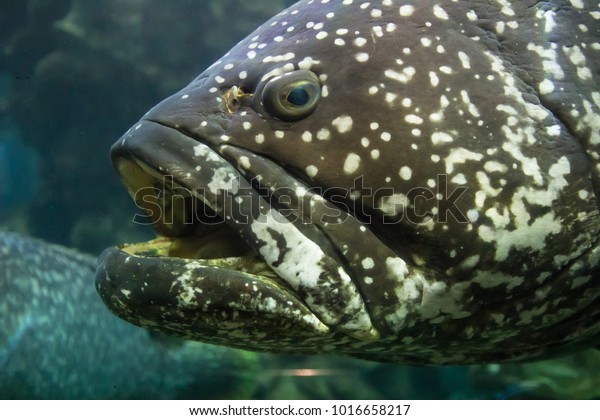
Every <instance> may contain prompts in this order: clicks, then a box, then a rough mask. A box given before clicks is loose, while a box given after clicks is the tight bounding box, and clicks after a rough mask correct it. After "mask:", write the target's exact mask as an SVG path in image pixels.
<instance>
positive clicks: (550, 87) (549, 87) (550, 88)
mask: <svg viewBox="0 0 600 420" xmlns="http://www.w3.org/2000/svg"><path fill="white" fill-rule="evenodd" d="M539 88H540V94H542V95H547V94H549V93H552V92H554V83H552V81H551V80H548V79H544V80H543V81H542V82H541V83H540V86H539Z"/></svg>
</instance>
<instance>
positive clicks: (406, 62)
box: [100, 0, 600, 363]
mask: <svg viewBox="0 0 600 420" xmlns="http://www.w3.org/2000/svg"><path fill="white" fill-rule="evenodd" d="M599 74H600V10H598V5H597V3H594V2H592V1H583V0H573V1H547V2H536V1H533V0H531V1H523V2H506V1H469V2H454V1H449V0H446V1H441V0H440V1H419V2H410V1H405V0H404V1H402V0H383V1H371V2H360V1H354V0H338V1H334V0H331V1H327V0H309V1H306V0H305V1H299V2H298V3H296V4H295V5H293V6H292V7H290V8H289V9H286V10H284V11H282V12H281V13H279V14H278V15H276V16H275V17H273V18H272V19H271V20H269V21H267V22H266V23H265V24H263V25H262V26H260V27H259V28H257V29H256V31H255V32H253V33H252V34H250V35H249V36H248V37H247V38H245V39H244V40H242V41H240V42H239V43H238V44H237V45H236V46H235V47H233V48H232V49H231V50H230V51H229V52H228V53H227V54H226V55H225V56H224V57H223V58H222V59H220V60H218V61H217V62H215V63H214V64H213V65H212V66H210V67H209V68H208V69H206V70H205V71H204V72H203V73H202V74H200V75H199V76H198V77H197V78H196V79H195V80H194V81H192V83H191V84H190V85H188V86H187V87H185V88H183V89H182V90H181V91H180V92H178V93H176V94H174V95H173V96H171V97H169V98H167V99H165V100H164V101H163V102H161V103H160V104H158V105H156V106H155V107H154V108H153V109H151V110H150V111H149V112H148V113H147V114H146V115H145V116H144V117H143V120H142V121H152V122H155V123H157V124H159V125H161V126H162V127H166V128H169V129H171V130H172V132H173V133H172V134H168V131H167V132H165V134H164V136H163V137H162V142H161V143H160V145H159V147H158V148H155V149H154V151H152V152H151V151H150V143H146V145H145V143H144V141H145V138H144V136H142V135H140V134H139V133H136V132H135V131H130V132H129V134H127V139H128V140H127V142H130V141H132V140H131V139H134V140H133V141H134V142H135V144H136V145H138V146H136V148H135V150H134V149H133V148H131V147H129V146H128V145H127V142H124V141H123V140H120V141H119V142H117V143H116V144H115V146H113V149H112V153H113V159H114V160H115V162H122V161H127V162H129V161H134V162H135V161H137V162H144V163H146V164H147V163H148V161H150V160H152V161H153V165H154V166H153V169H152V170H153V171H155V172H156V173H160V174H161V175H171V174H174V176H175V178H177V176H178V175H177V172H178V171H179V169H180V168H192V170H193V165H192V164H191V163H190V162H191V161H192V159H190V158H188V157H186V156H185V155H184V154H178V159H179V162H175V163H174V166H173V167H172V168H173V169H172V170H167V171H165V170H164V168H162V169H161V165H160V163H161V159H162V160H165V159H167V158H166V156H171V155H170V153H172V151H173V150H179V149H178V147H179V148H180V147H181V146H180V145H181V144H182V143H181V141H180V140H178V138H179V136H181V135H183V136H185V137H187V138H189V139H193V141H196V142H198V143H199V144H203V145H205V146H206V147H208V148H210V149H211V150H213V151H214V153H216V154H218V155H219V156H220V157H221V158H222V159H223V160H224V161H226V162H228V163H227V164H226V165H230V166H231V168H230V169H227V170H228V171H229V170H233V168H235V170H236V171H238V173H239V174H240V176H242V177H243V178H245V180H246V181H249V182H250V185H253V186H255V185H260V184H261V182H262V183H263V184H265V185H268V186H269V187H271V190H270V191H266V192H265V191H263V192H260V194H262V195H261V196H262V197H263V198H264V199H265V200H266V202H269V203H270V205H273V200H275V201H276V200H277V199H279V198H281V197H284V194H282V193H281V191H279V190H277V188H279V187H281V186H283V187H290V186H293V188H292V189H294V188H296V189H297V188H298V186H302V187H303V188H304V189H306V191H307V194H308V195H309V196H316V197H321V198H322V201H318V202H315V203H314V204H313V205H312V206H311V208H310V210H306V209H305V210H304V211H303V210H302V209H298V208H295V207H294V205H295V204H296V205H297V204H298V203H299V199H300V197H299V196H298V195H296V196H294V194H292V197H291V198H292V200H291V202H288V203H280V202H278V203H277V206H276V208H277V211H285V210H289V212H288V213H287V214H289V215H295V216H298V217H300V218H303V221H302V223H306V224H309V225H310V224H311V223H312V224H313V225H314V226H313V227H310V228H307V229H305V230H303V229H299V230H295V231H294V232H299V233H300V235H304V236H305V237H309V236H311V235H316V233H314V232H316V231H315V230H314V229H315V226H316V227H317V228H318V229H319V230H321V231H322V232H323V233H324V235H323V236H322V237H321V238H322V239H321V240H320V243H323V241H329V242H330V245H326V246H323V245H322V246H321V252H323V253H324V255H328V256H329V257H330V258H331V259H332V261H341V262H342V264H341V266H344V267H349V271H348V274H349V275H350V277H351V281H352V283H353V284H355V285H356V292H353V293H356V294H355V296H354V298H353V299H356V300H359V301H361V302H364V303H365V305H366V309H367V312H368V314H369V317H370V319H371V322H372V324H373V325H375V326H376V328H377V329H378V333H379V334H380V336H379V339H376V340H374V342H373V341H370V340H365V339H364V338H363V339H361V338H359V337H356V336H354V337H347V336H345V334H346V333H347V332H348V331H350V330H352V329H353V328H357V326H356V325H351V324H348V325H346V327H343V328H342V324H340V323H339V322H337V321H333V320H334V319H338V320H339V319H341V318H340V317H339V316H336V317H331V318H330V319H329V320H325V319H323V315H324V314H325V313H327V314H334V313H337V314H338V315H339V313H338V311H339V306H338V307H335V308H334V306H333V301H334V300H335V299H334V300H333V301H331V304H328V297H329V296H330V293H331V291H332V289H331V288H330V287H329V286H328V285H329V282H328V281H326V280H324V279H320V280H318V281H317V283H316V287H315V288H314V295H313V297H314V298H316V299H317V300H318V301H319V302H320V303H319V305H323V308H326V309H325V310H324V311H322V312H321V318H320V319H321V322H323V323H324V324H326V325H327V326H328V327H329V328H331V333H330V334H332V335H330V336H327V334H326V336H320V337H319V338H315V340H311V341H306V339H305V338H303V339H302V340H296V337H295V336H294V332H293V331H290V332H289V337H288V339H285V338H281V339H280V340H279V341H278V343H279V345H278V346H273V345H271V344H269V346H267V347H268V348H266V349H265V346H263V345H260V344H259V343H257V342H256V341H255V340H251V339H248V340H247V342H239V341H238V340H239V337H235V338H232V339H231V342H227V340H226V339H225V340H224V339H223V335H221V336H220V338H219V340H218V341H219V343H221V344H223V343H224V342H225V344H230V345H233V346H243V347H244V348H255V349H260V350H273V351H289V352H294V351H296V350H297V348H298V347H300V344H299V342H300V341H302V343H304V345H303V346H302V350H301V352H309V351H308V350H307V349H308V348H310V347H311V346H312V347H313V348H314V351H315V352H321V351H333V352H338V353H345V354H352V355H355V356H360V357H366V358H372V359H377V360H390V361H397V362H409V363H478V362H483V361H503V360H521V359H527V358H539V357H547V356H551V355H554V354H556V353H560V352H566V351H569V350H570V349H573V348H582V347H585V346H593V345H597V344H598V342H599V341H600V338H599V335H598V330H599V328H600V319H599V317H600V314H598V313H597V310H595V309H594V307H596V306H597V303H598V301H599V299H600V285H599V282H600V273H599V271H600V264H599V261H598V249H599V235H600V213H599V208H598V197H599V195H600V153H599V152H600V150H599V146H598V145H599V144H600V110H599V108H600V92H598V86H599V85H600V83H598V82H599V81H598V78H599V77H600V76H599ZM161 154H162V155H163V156H165V157H163V158H161ZM151 157H152V158H151ZM196 163H197V162H195V163H194V164H196ZM224 165H225V164H224ZM117 166H118V165H117ZM117 169H118V171H119V174H120V176H121V177H122V178H123V179H124V181H125V184H126V185H127V184H128V183H129V184H130V185H131V184H132V179H133V178H134V177H135V176H136V173H137V172H135V171H132V172H131V173H129V172H128V171H124V170H119V168H117ZM187 170H188V169H186V171H187ZM200 178H203V177H200ZM251 178H254V179H251ZM213 181H214V180H213ZM205 183H206V184H207V185H211V182H210V180H206V182H205ZM133 184H135V182H133ZM192 186H194V187H199V188H206V185H204V184H202V182H200V183H199V184H198V185H190V187H192ZM130 192H131V191H130ZM336 210H337V211H339V212H340V214H344V213H346V214H347V215H349V216H350V217H346V218H341V220H340V221H335V222H334V223H317V222H316V220H319V217H321V216H323V215H325V214H329V213H331V212H332V211H334V212H335V211H336ZM305 219H306V220H305ZM225 221H226V222H227V223H228V224H229V225H230V226H231V227H233V228H234V229H237V230H238V231H239V230H240V229H247V227H243V226H239V224H236V223H235V222H233V221H231V220H227V218H226V217H225ZM296 223H298V221H296ZM251 224H252V227H251V229H250V230H252V231H253V233H254V236H256V237H258V236H261V235H262V236H263V238H264V237H266V236H265V235H266V233H267V232H269V237H270V238H271V239H269V240H268V241H266V242H265V241H263V243H262V246H263V248H262V250H263V252H262V257H263V258H264V257H265V255H266V254H265V251H266V249H267V248H265V247H268V248H269V253H270V254H272V255H276V254H277V255H279V256H282V255H283V257H282V259H280V260H277V258H270V259H269V258H267V263H269V264H270V265H271V267H272V268H275V267H276V266H277V265H278V264H283V265H284V266H294V267H296V268H297V269H299V270H300V271H297V273H306V274H302V275H300V277H301V278H302V277H303V279H302V280H300V281H301V282H302V281H308V280H309V278H308V276H309V274H308V273H311V272H314V270H315V267H316V265H315V264H314V262H311V261H310V259H309V258H304V259H303V262H302V263H301V264H297V263H296V262H293V261H297V259H296V258H297V256H298V255H300V254H301V253H302V252H297V253H295V252H289V253H287V254H286V252H287V251H286V252H284V247H283V245H282V244H285V243H295V242H294V241H295V240H296V239H298V238H296V239H294V238H292V236H293V235H296V233H294V234H292V233H291V231H290V230H289V229H288V227H285V226H284V225H277V224H274V223H272V222H271V221H269V220H268V219H265V218H263V219H260V220H258V219H256V220H253V221H252V222H251ZM311 229H312V230H311ZM311 231H312V232H313V233H309V232H311ZM365 231H366V232H367V233H365ZM259 232H260V233H259ZM366 238H368V239H366ZM243 240H244V241H245V242H247V243H248V245H249V246H250V247H253V248H256V246H257V243H256V242H255V241H254V239H253V236H252V235H250V236H244V237H243ZM288 249H289V248H288ZM112 252H115V253H116V252H122V253H125V254H126V253H127V252H126V250H113V251H112ZM259 254H261V252H259ZM294 255H296V256H294ZM131 257H132V258H134V257H135V258H139V260H136V261H138V262H139V264H144V263H145V262H144V259H143V257H142V256H136V255H133V256H131ZM170 258H171V259H170V263H169V264H176V265H178V264H184V263H185V261H184V260H183V259H182V260H181V261H178V260H176V259H174V258H172V256H171V257H170ZM101 267H102V270H101V271H102V272H103V273H105V274H106V276H105V278H106V279H107V280H106V281H108V282H109V281H111V273H113V272H114V273H118V274H119V276H120V278H123V275H124V274H126V271H127V270H126V269H125V268H123V271H124V272H125V273H124V272H122V271H121V270H120V267H119V266H118V264H109V265H103V266H102V264H101ZM277 273H278V274H279V276H280V278H281V280H282V281H283V282H284V283H286V284H288V285H293V284H295V282H296V281H297V280H295V279H294V278H292V276H291V272H287V273H283V272H282V271H278V272H277ZM167 274H168V273H160V278H163V277H165V276H166V275H167ZM371 274H372V275H371ZM297 275H298V274H297ZM304 276H307V277H304ZM113 277H114V276H113ZM102 281H104V280H100V282H102ZM259 284H260V282H259ZM321 285H322V286H323V287H322V288H321V287H320V286H321ZM116 289H118V287H117V288H116ZM334 293H335V292H334ZM195 299H196V300H197V301H198V303H201V302H202V297H201V296H195ZM304 304H305V305H307V306H308V307H309V308H313V309H314V308H316V306H315V301H314V300H312V299H304ZM348 305H350V306H353V305H354V304H353V303H351V301H349V302H348ZM109 307H110V304H109ZM111 309H113V310H115V309H114V308H111ZM115 312H116V313H117V314H119V311H118V310H115ZM317 315H318V314H317ZM256 316H257V317H258V316H259V315H258V314H257V315H256ZM124 317H125V318H126V319H128V320H129V321H131V322H134V323H138V324H139V323H141V322H142V321H143V320H142V319H141V318H140V316H137V315H136V308H135V307H132V308H128V312H127V315H126V316H124ZM182 322H183V320H182ZM157 325H158V328H159V329H164V330H165V331H169V327H168V326H161V325H160V323H158V324H157ZM186 325H187V324H186ZM575 326H577V328H575ZM225 327H226V326H225V325H223V328H225ZM344 328H350V329H349V330H348V329H346V330H344ZM573 328H575V330H576V332H573V330H572V329H573ZM359 329H360V328H359ZM177 334H179V335H181V334H182V333H181V331H180V330H179V331H178V332H177ZM533 336H535V340H534V341H533V340H532V338H531V337H533ZM186 337H188V338H192V339H198V340H202V341H213V339H212V337H211V335H210V334H209V333H207V332H203V331H198V330H194V331H188V333H187V334H186ZM340 337H344V338H343V339H341V338H340ZM242 341H243V340H242ZM270 343H271V342H270ZM319 343H320V344H319ZM500 343H502V347H503V350H499V348H498V344H500ZM557 343H560V345H557ZM275 347H277V348H275ZM458 348H459V349H461V350H460V351H457V350H456V349H458Z"/></svg>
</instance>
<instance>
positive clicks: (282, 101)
mask: <svg viewBox="0 0 600 420" xmlns="http://www.w3.org/2000/svg"><path fill="white" fill-rule="evenodd" d="M319 99H321V84H320V83H319V78H318V77H317V75H316V74H314V73H313V72H311V71H308V70H297V71H293V72H290V73H286V74H283V75H281V76H276V77H274V78H272V79H270V80H268V81H267V82H266V84H265V85H264V88H263V90H262V95H261V100H262V105H263V108H264V110H265V111H267V112H268V113H269V114H270V115H271V116H273V117H275V118H277V119H279V120H282V121H290V122H291V121H299V120H301V119H303V118H306V117H308V116H309V115H310V114H312V112H313V111H314V110H315V108H316V107H317V104H318V103H319Z"/></svg>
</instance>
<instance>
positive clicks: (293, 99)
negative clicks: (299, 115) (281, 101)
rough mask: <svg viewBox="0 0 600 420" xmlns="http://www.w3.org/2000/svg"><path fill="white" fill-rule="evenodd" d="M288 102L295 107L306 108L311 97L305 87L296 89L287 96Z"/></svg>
mask: <svg viewBox="0 0 600 420" xmlns="http://www.w3.org/2000/svg"><path fill="white" fill-rule="evenodd" d="M286 99H287V101H288V102H289V103H290V104H292V105H295V106H304V105H306V104H307V103H308V102H309V101H310V95H309V94H308V92H307V91H306V89H305V88H303V87H296V88H294V89H292V90H291V91H290V93H288V95H287V98H286Z"/></svg>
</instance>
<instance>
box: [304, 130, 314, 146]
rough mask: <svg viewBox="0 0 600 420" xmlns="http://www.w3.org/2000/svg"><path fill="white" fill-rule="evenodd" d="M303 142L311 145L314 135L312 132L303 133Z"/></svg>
mask: <svg viewBox="0 0 600 420" xmlns="http://www.w3.org/2000/svg"><path fill="white" fill-rule="evenodd" d="M302 141H303V142H305V143H310V142H311V141H312V133H311V132H310V131H305V132H304V133H302Z"/></svg>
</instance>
